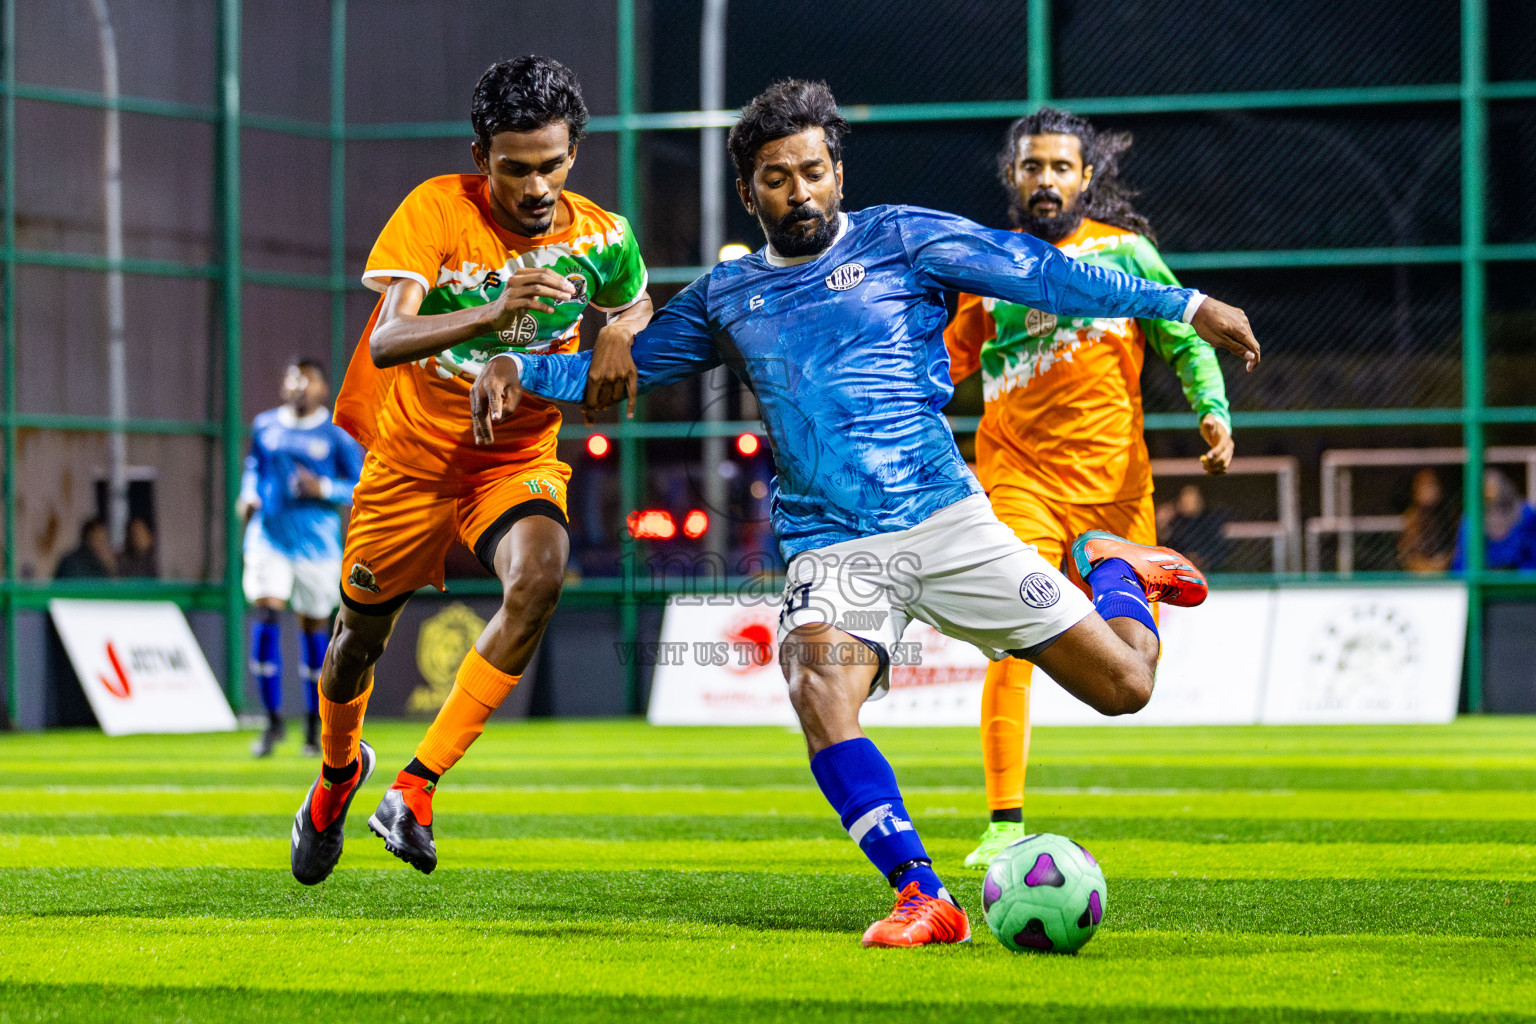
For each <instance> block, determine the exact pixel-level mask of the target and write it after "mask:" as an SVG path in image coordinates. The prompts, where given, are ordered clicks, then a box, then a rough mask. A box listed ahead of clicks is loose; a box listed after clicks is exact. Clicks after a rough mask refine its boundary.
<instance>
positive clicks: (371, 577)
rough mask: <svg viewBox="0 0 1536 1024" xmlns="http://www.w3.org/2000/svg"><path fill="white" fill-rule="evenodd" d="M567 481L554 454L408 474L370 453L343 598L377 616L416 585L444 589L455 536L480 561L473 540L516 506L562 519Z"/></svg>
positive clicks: (567, 470) (351, 530)
mask: <svg viewBox="0 0 1536 1024" xmlns="http://www.w3.org/2000/svg"><path fill="white" fill-rule="evenodd" d="M570 480H571V467H570V466H567V465H566V464H565V463H563V462H560V461H558V460H556V459H548V460H544V461H540V462H534V463H529V464H527V465H522V466H518V467H516V468H515V469H513V470H512V471H510V472H506V473H498V474H495V475H492V474H480V475H478V476H473V477H461V478H457V479H452V480H442V479H436V480H434V479H428V478H423V477H416V476H407V475H406V474H404V473H401V472H399V471H397V470H395V469H391V468H390V467H389V466H386V465H385V464H384V463H383V462H380V461H379V460H378V459H377V458H375V457H374V456H373V455H372V454H370V455H369V456H368V457H367V459H366V460H364V462H363V474H362V479H360V480H359V481H358V484H357V490H356V491H354V492H353V496H352V519H351V521H350V522H349V524H348V526H347V546H346V550H345V551H344V552H342V557H341V573H342V575H341V599H342V600H343V601H344V602H346V604H347V605H348V606H349V607H351V608H354V609H357V610H358V611H364V612H371V613H373V614H380V615H382V614H386V613H388V612H391V611H393V610H394V609H396V608H398V607H400V605H402V604H404V603H405V600H406V599H407V598H408V597H410V595H411V594H412V593H413V592H414V591H416V590H417V589H418V588H420V587H424V586H429V585H430V586H434V587H436V588H437V589H439V590H442V589H444V587H443V559H444V558H445V557H446V556H447V554H448V549H449V548H450V547H451V546H452V544H453V542H454V541H455V540H457V541H459V542H460V543H462V544H463V545H464V546H465V547H467V548H469V549H470V550H471V551H474V552H475V554H476V555H479V556H480V560H481V562H482V563H485V562H487V561H489V557H488V555H487V554H486V553H484V552H482V551H480V550H478V548H477V545H478V543H479V542H480V540H481V538H482V537H485V536H486V535H487V533H488V531H491V530H492V529H493V528H494V527H497V526H500V525H503V524H504V523H506V522H508V521H511V520H513V519H515V518H517V513H518V511H519V506H524V505H527V504H528V503H529V502H532V501H543V502H545V503H548V504H553V506H554V509H558V510H559V512H560V518H561V521H562V522H564V521H565V515H566V510H565V496H566V485H567V484H569V483H570ZM539 507H540V508H543V510H544V511H547V512H553V511H554V509H551V508H548V507H547V506H539ZM520 511H524V512H532V511H533V509H532V508H525V509H521V510H520ZM551 518H553V516H551Z"/></svg>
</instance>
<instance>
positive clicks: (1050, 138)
mask: <svg viewBox="0 0 1536 1024" xmlns="http://www.w3.org/2000/svg"><path fill="white" fill-rule="evenodd" d="M1129 145H1130V138H1129V136H1126V135H1114V134H1101V133H1098V132H1095V131H1094V129H1093V127H1092V125H1090V124H1089V123H1088V122H1087V121H1086V120H1084V119H1083V118H1080V117H1075V116H1073V115H1071V114H1066V113H1063V112H1062V111H1058V110H1053V109H1050V108H1046V109H1043V110H1041V111H1040V112H1039V113H1037V114H1034V115H1031V116H1029V117H1025V118H1021V119H1020V120H1018V121H1016V122H1014V124H1013V125H1012V126H1011V128H1010V129H1009V132H1008V147H1007V149H1006V151H1005V152H1004V154H1003V156H1002V160H1001V167H1002V175H1003V179H1004V183H1005V184H1006V185H1007V187H1008V189H1009V206H1010V209H1011V213H1012V216H1013V220H1014V226H1015V228H1016V229H1018V230H1020V231H1024V232H1026V233H1028V234H1032V235H1035V236H1037V237H1039V238H1043V239H1045V240H1046V241H1049V242H1053V243H1055V244H1056V245H1057V246H1058V247H1059V248H1060V249H1061V250H1062V251H1063V252H1064V253H1066V254H1067V255H1069V256H1073V257H1076V258H1077V259H1079V260H1082V261H1084V262H1086V263H1094V264H1098V265H1101V266H1106V267H1113V268H1115V269H1117V270H1123V271H1125V272H1127V273H1130V274H1134V275H1136V276H1137V277H1144V278H1148V279H1150V280H1153V281H1157V282H1159V283H1162V284H1169V285H1177V284H1178V281H1176V280H1175V279H1174V276H1173V274H1172V273H1171V272H1170V271H1169V270H1168V267H1167V266H1166V265H1165V264H1164V263H1163V260H1162V257H1160V256H1159V255H1158V252H1157V249H1156V247H1155V246H1154V245H1153V242H1152V240H1151V238H1150V237H1149V236H1150V235H1151V227H1150V225H1149V224H1148V223H1147V221H1146V219H1145V218H1144V217H1142V216H1141V215H1140V214H1138V213H1136V212H1135V210H1133V209H1132V208H1131V205H1130V203H1129V202H1128V199H1127V193H1126V192H1125V190H1124V189H1123V188H1122V187H1121V185H1120V183H1119V182H1118V180H1117V179H1116V162H1117V158H1118V156H1119V154H1120V153H1121V152H1123V151H1124V150H1125V149H1126V147H1128V146H1129ZM944 340H945V343H946V346H947V347H948V349H949V354H950V376H951V379H952V380H954V381H957V382H958V381H960V380H963V379H964V378H966V377H968V376H970V375H971V374H972V373H974V372H975V371H976V370H978V369H979V370H981V372H982V376H983V383H984V389H985V397H986V410H985V414H984V415H983V416H982V421H981V429H980V430H979V431H978V432H977V435H976V463H977V475H978V476H979V477H980V479H981V484H982V486H983V487H984V488H985V489H986V491H987V495H988V497H989V498H990V499H991V501H992V508H993V510H994V511H995V512H996V513H997V516H998V518H999V519H1001V520H1002V521H1003V522H1004V523H1006V524H1008V526H1010V527H1011V528H1012V529H1013V531H1014V533H1015V534H1017V535H1018V537H1019V539H1021V540H1023V541H1026V542H1028V543H1030V544H1033V545H1034V546H1035V547H1036V548H1037V549H1038V550H1039V552H1040V554H1041V556H1042V557H1044V559H1045V560H1046V561H1047V562H1049V563H1050V564H1052V565H1063V564H1064V560H1065V558H1066V555H1067V551H1068V548H1069V546H1070V545H1071V543H1072V539H1073V538H1074V537H1076V536H1078V535H1079V534H1082V533H1085V532H1087V531H1090V530H1105V531H1108V532H1110V533H1113V534H1117V535H1119V536H1121V537H1123V538H1125V539H1126V540H1129V541H1131V542H1133V543H1137V544H1147V545H1153V544H1156V543H1157V536H1156V535H1157V528H1156V523H1155V521H1154V515H1153V506H1152V469H1151V462H1150V459H1149V458H1148V455H1147V444H1146V440H1145V438H1144V437H1143V436H1142V407H1141V367H1142V363H1143V361H1144V360H1145V358H1146V349H1147V346H1148V345H1151V347H1152V348H1154V349H1156V350H1157V353H1158V354H1159V355H1160V356H1162V357H1163V358H1164V359H1165V360H1166V361H1167V362H1168V363H1169V365H1171V366H1172V367H1173V369H1174V370H1175V372H1177V374H1178V376H1179V379H1180V381H1181V382H1182V383H1183V386H1184V394H1185V397H1186V398H1187V399H1188V400H1189V403H1190V406H1191V407H1192V408H1193V409H1194V410H1195V412H1196V413H1198V414H1199V416H1200V431H1201V433H1202V434H1203V435H1204V437H1205V440H1206V442H1207V443H1208V444H1209V445H1210V450H1209V451H1208V452H1207V453H1206V454H1205V455H1204V456H1203V457H1202V461H1203V463H1204V465H1205V468H1206V470H1207V472H1210V473H1212V474H1217V473H1223V472H1225V471H1226V468H1227V465H1228V463H1229V462H1230V461H1231V459H1232V430H1231V418H1230V416H1229V414H1228V411H1227V397H1226V387H1225V385H1224V383H1223V381H1222V376H1221V368H1220V367H1219V366H1218V365H1217V363H1216V353H1215V350H1214V349H1212V348H1211V346H1210V345H1209V344H1207V343H1206V342H1205V341H1203V340H1201V338H1200V337H1199V336H1198V335H1197V334H1196V333H1195V332H1194V331H1193V330H1192V329H1191V328H1190V327H1189V326H1188V325H1187V324H1183V323H1177V322H1171V321H1162V320H1146V321H1143V320H1134V319H1120V318H1107V317H1097V318H1095V317H1061V318H1058V317H1056V316H1053V315H1051V314H1049V313H1046V312H1043V311H1041V310H1037V309H1031V308H1029V307H1026V306H1019V305H1014V304H1012V303H1008V302H1001V301H997V300H993V299H990V298H981V297H978V296H975V295H962V296H961V297H960V304H959V309H958V311H957V313H956V316H955V319H954V321H953V322H952V323H951V324H950V325H949V328H948V330H946V331H945V334H944ZM1032 671H1033V669H1032V667H1031V666H1030V664H1029V663H1028V662H1025V661H1018V660H1007V661H998V662H993V663H992V665H991V666H989V667H988V669H987V677H986V684H985V689H984V691H983V697H982V722H981V733H982V761H983V765H984V768H985V774H986V786H987V803H988V804H989V806H990V807H991V810H992V823H991V825H990V826H989V827H988V829H987V831H986V833H985V834H984V835H983V836H982V841H981V844H980V845H979V846H978V847H977V848H976V849H975V850H974V851H972V853H971V854H970V856H968V857H967V858H966V861H965V863H966V865H967V866H968V867H982V868H984V867H986V866H987V865H988V864H989V863H991V860H992V858H993V857H995V856H996V855H997V854H998V853H999V852H1000V851H1001V850H1002V849H1003V847H1005V846H1007V845H1008V844H1009V843H1011V842H1013V841H1015V840H1016V839H1019V838H1022V837H1023V836H1024V835H1025V830H1024V824H1023V805H1024V766H1025V762H1026V760H1027V758H1028V753H1029V681H1030V676H1031V674H1032Z"/></svg>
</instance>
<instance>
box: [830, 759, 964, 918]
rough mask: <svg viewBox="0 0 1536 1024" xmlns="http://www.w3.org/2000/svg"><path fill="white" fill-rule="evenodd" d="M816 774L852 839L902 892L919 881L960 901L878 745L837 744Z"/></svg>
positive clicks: (930, 890) (925, 888) (925, 889)
mask: <svg viewBox="0 0 1536 1024" xmlns="http://www.w3.org/2000/svg"><path fill="white" fill-rule="evenodd" d="M811 774H812V775H814V776H816V784H817V785H819V786H820V787H821V792H822V795H823V796H825V797H826V798H827V802H828V803H830V804H831V805H832V807H833V809H834V810H836V811H837V813H838V815H839V817H841V818H842V821H843V828H845V829H847V830H848V836H849V838H851V839H852V840H853V841H854V842H856V843H858V844H859V849H860V850H862V851H863V852H864V856H866V857H868V858H869V862H870V863H871V864H873V865H874V866H875V870H877V871H879V872H880V873H881V874H882V875H884V876H885V878H886V881H888V882H890V883H891V885H892V886H894V887H895V888H896V890H897V891H900V890H901V889H903V888H905V887H906V886H907V885H908V884H910V883H912V882H916V883H917V884H918V888H920V889H922V891H923V892H925V893H927V894H928V895H929V896H938V897H940V898H941V899H947V900H950V902H954V900H953V898H952V897H951V896H950V895H949V892H948V890H946V889H945V888H944V883H943V882H941V881H939V876H938V875H937V874H935V873H934V870H933V862H932V861H931V860H930V859H929V857H928V851H927V850H925V849H923V841H922V839H921V838H919V837H918V834H917V829H916V828H914V827H913V826H912V819H911V817H910V816H909V815H908V814H907V809H906V807H905V806H904V805H903V804H902V802H901V789H900V788H899V787H898V786H897V785H896V773H895V772H893V771H891V765H890V762H888V761H887V760H886V759H885V757H884V756H883V755H882V754H881V753H880V751H879V749H878V748H876V746H875V745H874V744H873V743H871V742H870V741H869V740H867V739H865V738H863V737H860V738H858V739H854V740H844V741H843V742H841V743H834V744H832V746H830V747H828V748H827V749H825V750H823V751H822V752H821V753H819V754H817V755H816V756H815V757H813V758H811ZM902 865H907V866H906V867H905V868H902ZM898 868H901V870H900V871H899V872H898V870H897V869H898Z"/></svg>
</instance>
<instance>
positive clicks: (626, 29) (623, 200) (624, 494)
mask: <svg viewBox="0 0 1536 1024" xmlns="http://www.w3.org/2000/svg"><path fill="white" fill-rule="evenodd" d="M618 5H619V9H618V22H619V24H618V41H617V45H618V51H619V52H618V61H617V64H618V79H619V80H618V112H619V140H618V141H619V147H618V148H619V166H618V173H619V187H618V194H619V212H620V213H622V214H624V216H626V217H628V218H629V223H630V226H631V228H633V227H634V225H636V224H638V223H639V222H640V189H639V180H638V178H639V174H640V148H639V139H638V138H636V134H635V130H634V128H633V127H631V125H630V119H631V118H632V117H634V115H635V0H618ZM630 425H631V424H630V421H629V420H628V419H626V418H625V416H624V413H623V412H620V414H619V424H618V430H617V431H615V434H616V435H617V440H618V443H619V515H620V517H621V518H622V517H623V516H625V515H627V514H628V511H629V510H631V509H636V508H639V507H640V499H641V492H642V490H643V486H642V485H643V480H642V476H643V474H644V460H643V457H644V454H645V451H644V448H643V447H642V446H643V445H644V444H645V442H644V441H643V440H642V439H640V438H638V437H636V436H635V435H634V433H633V431H631V429H630ZM620 528H621V529H623V527H622V526H621V527H620ZM619 543H620V546H621V551H620V559H619V560H620V563H621V564H622V565H623V566H624V575H625V577H626V579H628V580H629V581H630V582H631V584H632V585H631V586H630V587H629V588H627V590H628V592H627V593H624V594H621V595H620V596H619V635H620V636H621V637H622V638H623V640H622V642H623V643H626V644H629V645H630V648H629V649H630V651H631V654H630V656H629V657H627V658H625V659H623V664H624V704H625V707H627V708H628V709H629V711H630V713H631V714H636V713H638V712H639V711H640V662H639V658H638V656H637V655H638V651H639V648H638V647H637V646H636V645H637V643H638V641H639V639H640V603H639V601H640V599H639V594H638V591H639V585H638V581H639V576H640V573H639V557H640V546H639V544H638V543H637V542H636V541H635V539H634V538H633V537H631V536H630V535H629V531H628V530H623V532H622V533H621V534H620V535H619Z"/></svg>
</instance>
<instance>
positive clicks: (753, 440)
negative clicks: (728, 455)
mask: <svg viewBox="0 0 1536 1024" xmlns="http://www.w3.org/2000/svg"><path fill="white" fill-rule="evenodd" d="M762 446H763V442H761V441H759V440H758V439H757V435H756V434H737V435H736V450H737V451H738V452H741V454H743V455H746V456H752V455H756V454H757V450H758V449H759V448H761V447H762Z"/></svg>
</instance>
